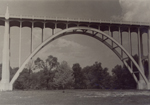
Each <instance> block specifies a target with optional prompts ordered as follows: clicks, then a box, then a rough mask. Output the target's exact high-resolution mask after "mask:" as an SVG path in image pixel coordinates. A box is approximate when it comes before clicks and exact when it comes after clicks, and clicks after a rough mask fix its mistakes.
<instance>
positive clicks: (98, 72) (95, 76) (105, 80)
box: [82, 62, 111, 89]
mask: <svg viewBox="0 0 150 105" xmlns="http://www.w3.org/2000/svg"><path fill="white" fill-rule="evenodd" d="M82 72H83V74H84V77H85V83H86V87H87V88H90V89H93V88H94V89H108V88H111V85H110V80H111V76H110V75H109V73H108V69H107V68H104V69H103V68H102V66H101V63H99V62H95V63H94V64H93V65H92V66H87V67H85V68H83V70H82Z"/></svg>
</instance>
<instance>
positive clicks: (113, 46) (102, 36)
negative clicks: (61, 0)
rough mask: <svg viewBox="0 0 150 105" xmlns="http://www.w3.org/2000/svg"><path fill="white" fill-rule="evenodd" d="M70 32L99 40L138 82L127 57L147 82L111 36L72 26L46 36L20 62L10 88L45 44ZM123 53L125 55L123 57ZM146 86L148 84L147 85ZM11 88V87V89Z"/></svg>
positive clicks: (143, 76)
mask: <svg viewBox="0 0 150 105" xmlns="http://www.w3.org/2000/svg"><path fill="white" fill-rule="evenodd" d="M71 34H82V35H87V36H90V37H93V38H96V39H97V40H99V41H101V42H102V43H104V44H105V45H106V46H108V47H109V48H110V49H111V50H112V51H113V52H114V53H115V54H116V55H117V56H118V57H119V58H120V60H121V61H122V62H123V63H124V64H125V65H126V67H127V68H128V69H129V71H130V73H131V74H132V75H133V77H134V79H135V81H136V82H137V83H138V79H137V77H136V76H135V74H134V72H133V69H132V67H130V66H129V65H128V63H127V62H126V60H127V59H130V60H131V62H132V63H133V64H134V65H135V67H136V68H137V70H138V72H139V74H140V75H141V76H142V78H143V80H144V81H145V83H146V84H148V83H149V82H148V80H147V78H146V76H145V75H144V73H143V72H142V71H141V69H140V67H139V65H138V64H137V63H136V61H135V60H134V59H133V57H132V56H131V55H130V54H129V53H128V52H127V51H126V50H125V49H124V47H123V46H122V45H121V44H119V43H118V42H117V41H116V40H115V39H113V37H111V36H109V35H108V34H106V33H104V32H102V31H100V30H98V29H94V28H89V27H72V28H68V29H64V30H62V31H61V32H59V33H56V34H55V35H52V36H51V37H50V38H48V39H47V40H46V41H44V42H43V43H42V44H41V45H39V47H37V48H36V49H35V50H34V51H33V52H32V54H31V55H30V56H29V57H28V58H27V59H26V60H25V62H24V63H23V64H22V66H21V67H20V68H19V70H18V71H17V72H16V74H15V75H14V77H13V78H12V80H11V81H10V86H11V87H10V88H12V86H13V84H14V82H15V81H16V79H17V78H18V76H19V74H20V73H21V72H22V71H23V69H24V67H25V65H26V64H27V63H28V62H29V60H30V59H31V58H32V57H33V56H34V55H35V54H37V53H38V52H39V51H40V50H41V49H42V48H43V47H45V46H46V45H47V44H49V43H50V42H52V41H53V40H55V39H57V38H60V37H62V36H65V35H71ZM107 40H110V41H111V44H109V43H108V42H107ZM117 48H119V49H120V50H121V52H118V51H117V50H116V49H117ZM123 55H125V56H126V57H124V56H123ZM147 86H148V85H147ZM11 90H12V89H11Z"/></svg>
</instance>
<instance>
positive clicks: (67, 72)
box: [54, 61, 74, 89]
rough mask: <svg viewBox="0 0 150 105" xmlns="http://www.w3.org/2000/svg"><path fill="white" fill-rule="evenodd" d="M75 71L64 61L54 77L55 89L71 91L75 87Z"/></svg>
mask: <svg viewBox="0 0 150 105" xmlns="http://www.w3.org/2000/svg"><path fill="white" fill-rule="evenodd" d="M73 81H74V77H73V71H72V69H71V68H70V67H69V65H68V64H67V62H66V61H63V62H62V63H61V64H60V65H59V66H58V68H57V70H56V72H55V76H54V87H55V88H57V89H64V88H65V89H69V88H72V86H73Z"/></svg>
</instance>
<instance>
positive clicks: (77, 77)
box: [72, 63, 85, 89]
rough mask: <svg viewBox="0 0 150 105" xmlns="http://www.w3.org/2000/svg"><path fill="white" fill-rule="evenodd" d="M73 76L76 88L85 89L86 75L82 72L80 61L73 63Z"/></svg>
mask: <svg viewBox="0 0 150 105" xmlns="http://www.w3.org/2000/svg"><path fill="white" fill-rule="evenodd" d="M72 70H73V76H74V88H75V89H83V88H85V83H84V76H83V73H82V71H81V70H82V68H81V66H80V64H79V63H76V64H73V66H72Z"/></svg>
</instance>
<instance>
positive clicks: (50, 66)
mask: <svg viewBox="0 0 150 105" xmlns="http://www.w3.org/2000/svg"><path fill="white" fill-rule="evenodd" d="M34 64H35V68H36V69H38V71H40V73H41V75H40V81H41V82H40V84H41V85H43V86H46V88H47V89H51V88H52V86H53V78H54V74H55V69H56V68H57V67H58V64H59V63H58V61H57V58H56V57H53V56H52V55H50V56H48V58H47V59H46V61H45V62H44V61H43V60H41V59H40V58H37V59H36V60H35V62H34ZM41 85H40V86H41Z"/></svg>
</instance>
